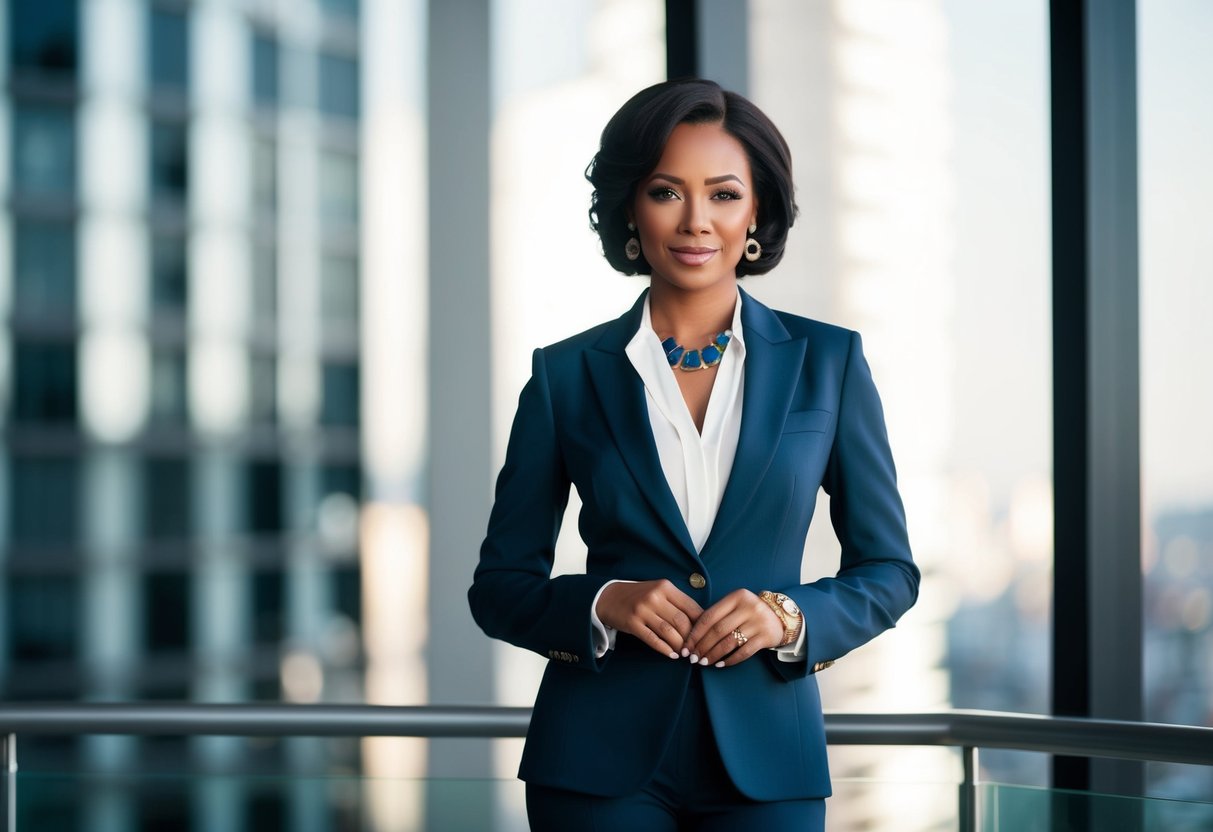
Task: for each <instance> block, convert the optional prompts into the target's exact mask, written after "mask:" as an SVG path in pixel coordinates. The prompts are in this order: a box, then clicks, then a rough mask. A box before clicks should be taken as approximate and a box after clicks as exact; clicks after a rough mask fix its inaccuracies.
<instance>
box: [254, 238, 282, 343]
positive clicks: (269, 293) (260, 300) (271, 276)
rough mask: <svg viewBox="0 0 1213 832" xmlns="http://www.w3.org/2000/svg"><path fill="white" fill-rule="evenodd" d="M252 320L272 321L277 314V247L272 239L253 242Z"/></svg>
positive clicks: (260, 321) (259, 321)
mask: <svg viewBox="0 0 1213 832" xmlns="http://www.w3.org/2000/svg"><path fill="white" fill-rule="evenodd" d="M252 293H253V297H252V306H253V320H254V321H256V322H258V323H265V322H267V321H272V320H274V318H275V317H276V316H277V314H278V247H277V246H276V245H275V244H274V242H273V240H272V239H260V238H259V239H255V240H254V241H253V287H252Z"/></svg>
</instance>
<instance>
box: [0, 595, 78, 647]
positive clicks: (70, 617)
mask: <svg viewBox="0 0 1213 832" xmlns="http://www.w3.org/2000/svg"><path fill="white" fill-rule="evenodd" d="M77 593H78V586H77V580H76V578H75V577H72V576H68V575H14V576H12V577H10V578H9V583H8V608H9V610H8V632H9V639H10V640H11V645H12V647H11V649H12V655H13V658H15V659H17V660H18V661H28V662H45V661H62V660H66V659H72V658H75V656H76V651H77V648H78V645H77V642H76V634H77V628H78V625H79V621H78V620H77V617H78V614H79V607H80V602H79V598H78V594H77Z"/></svg>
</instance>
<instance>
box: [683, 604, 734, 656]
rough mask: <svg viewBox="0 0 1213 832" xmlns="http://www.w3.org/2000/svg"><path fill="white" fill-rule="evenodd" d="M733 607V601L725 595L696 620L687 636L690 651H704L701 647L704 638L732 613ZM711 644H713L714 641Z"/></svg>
mask: <svg viewBox="0 0 1213 832" xmlns="http://www.w3.org/2000/svg"><path fill="white" fill-rule="evenodd" d="M734 606H735V604H734V601H733V599H732V598H731V597H730V596H728V595H726V596H725V597H724V598H721V599H720V600H719V601H717V602H716V603H715V604H713V605H712V606H710V607H708V608H707V609H706V610H704V612H703V615H701V616H699V618H698V619H696V621H695V626H694V627H692V628H691V634H690V635H689V636H687V642H688V646H689V647H690V648H691V650H692V651H694V650H696V649H699V648H701V647H702V648H703V649H706V647H704V646H703V641H704V639H705V637H706V636H707V634H708V633H710V632H711V631H712V628H713V627H715V626H716V625H717V623H718V622H719V621H720V620H721V619H722V618H724V617H725V616H727V615H729V614H730V613H732V612H733V608H734ZM713 643H715V640H714V639H713Z"/></svg>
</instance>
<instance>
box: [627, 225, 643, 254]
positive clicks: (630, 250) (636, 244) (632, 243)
mask: <svg viewBox="0 0 1213 832" xmlns="http://www.w3.org/2000/svg"><path fill="white" fill-rule="evenodd" d="M635 230H636V223H634V222H630V223H628V231H635ZM623 253H624V255H625V256H626V257H627V258H628V259H629V260H639V259H640V241H639V240H637V239H636V238H635V237H634V236H632V237H628V241H627V242H626V243H624V244H623Z"/></svg>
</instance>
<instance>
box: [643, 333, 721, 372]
mask: <svg viewBox="0 0 1213 832" xmlns="http://www.w3.org/2000/svg"><path fill="white" fill-rule="evenodd" d="M732 339H733V330H731V329H726V330H725V331H724V332H722V333H720V334H719V335H717V336H716V337H715V338H713V339H712V343H710V344H708V345H707V346H705V347H700V348H699V349H697V350H688V349H687V348H686V347H684V346H683V345H682V344H680V343H678V342H677V341H675V340H674V336H672V335H671V336H670V337H669V338H666V339H665V340H664V341H662V342H661V348H662V349H663V350H665V357H666V360H667V361H669V362H670V366H671V367H677V368H678V369H680V370H687V371H690V370H703V369H706V368H708V367H715V366H716V365H717V364H719V363H720V359H721V358H723V357H724V351H725V349H727V348H728V346H729V341H731V340H732Z"/></svg>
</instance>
